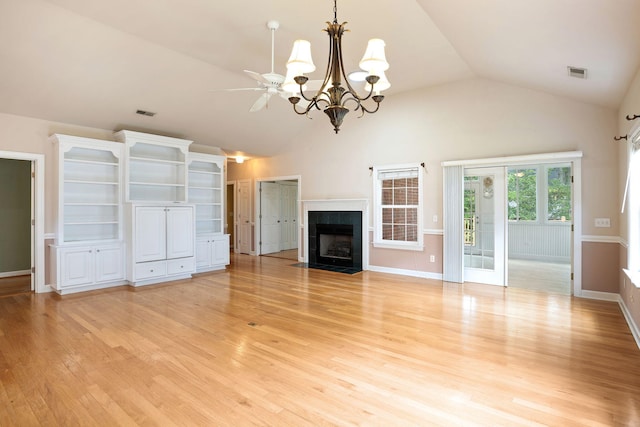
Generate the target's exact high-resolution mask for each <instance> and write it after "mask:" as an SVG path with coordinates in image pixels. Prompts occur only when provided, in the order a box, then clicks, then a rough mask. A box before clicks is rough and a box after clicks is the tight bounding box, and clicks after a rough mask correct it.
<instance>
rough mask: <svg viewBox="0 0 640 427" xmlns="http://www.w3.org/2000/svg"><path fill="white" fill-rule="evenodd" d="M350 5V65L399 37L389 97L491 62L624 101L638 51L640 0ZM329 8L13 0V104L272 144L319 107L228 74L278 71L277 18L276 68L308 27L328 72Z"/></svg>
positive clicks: (407, 0) (522, 78)
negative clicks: (262, 99) (299, 110)
mask: <svg viewBox="0 0 640 427" xmlns="http://www.w3.org/2000/svg"><path fill="white" fill-rule="evenodd" d="M337 13H338V20H339V21H340V22H343V21H348V24H347V28H348V29H349V30H350V31H349V32H348V33H346V35H345V36H344V58H345V65H346V68H347V69H348V70H355V69H357V63H358V61H359V60H360V58H361V56H362V54H363V52H364V48H365V46H366V43H367V40H368V39H369V38H372V37H377V38H382V39H384V40H385V41H386V44H387V59H388V61H389V63H390V64H391V68H390V69H389V70H388V72H387V76H388V78H389V80H390V81H391V83H392V87H391V89H389V90H388V91H387V92H385V95H387V96H388V97H391V96H393V95H394V94H398V93H401V92H405V91H411V90H414V89H416V88H423V87H429V86H433V85H439V84H443V83H448V82H454V81H456V80H461V79H467V78H472V77H481V78H486V79H491V80H496V81H501V82H505V83H508V84H514V85H519V86H522V87H525V88H530V89H535V90H540V91H544V92H548V93H552V94H556V95H560V96H565V97H568V98H572V99H575V100H578V101H582V102H587V103H591V104H596V105H601V106H603V107H606V108H612V109H616V108H617V106H618V105H619V103H620V102H621V100H622V97H623V96H624V93H625V92H626V90H627V88H628V86H629V84H630V83H631V80H632V78H633V76H634V74H635V72H636V70H637V69H638V67H639V66H640V25H639V23H638V21H639V20H640V0H483V1H477V0H396V1H393V2H391V1H383V0H367V1H363V0H361V1H356V0H339V1H338V8H337ZM332 19H333V2H332V1H329V0H322V1H319V0H316V1H293V0H271V1H268V0H247V1H226V2H224V1H218V0H109V1H104V0H0V40H2V42H1V43H0V112H4V113H9V114H17V115H24V116H29V117H36V118H42V119H46V120H53V121H60V122H65V123H71V124H76V125H82V126H90V127H96V128H101V129H109V130H119V129H135V130H143V131H149V132H155V133H162V134H165V135H171V136H178V137H186V138H189V139H193V140H195V141H196V142H198V143H200V144H205V145H211V146H216V147H220V148H222V149H224V150H225V151H228V152H229V153H232V154H234V153H236V152H243V153H247V154H249V155H250V156H268V155H273V154H276V153H278V152H280V151H282V150H283V149H284V148H285V147H286V145H287V144H288V142H289V141H290V140H291V139H292V138H294V137H295V136H296V135H298V134H300V133H301V132H304V130H305V127H307V126H308V123H307V120H305V119H304V118H303V117H298V116H295V115H294V114H293V112H292V111H291V105H290V104H289V102H288V101H287V100H285V99H283V98H281V97H277V96H276V97H273V98H271V100H270V101H269V103H268V107H267V108H266V109H263V110H260V111H258V112H255V113H250V112H249V111H248V110H249V108H250V107H251V105H252V104H253V103H254V101H255V100H256V98H257V97H258V96H259V93H258V92H253V91H241V92H227V91H224V89H229V88H239V87H254V86H257V85H256V82H255V81H253V80H251V79H249V78H248V77H247V75H246V74H244V73H243V72H242V70H252V71H256V72H258V73H266V72H269V71H270V70H271V33H270V32H269V30H268V29H267V27H266V23H267V21H268V20H277V21H279V22H280V27H279V29H278V30H277V31H276V33H275V72H276V73H280V74H285V71H286V69H285V63H286V61H287V59H288V57H289V53H290V49H291V45H292V43H293V41H294V40H295V39H298V38H305V39H308V40H310V41H311V45H312V52H313V55H314V61H315V63H316V66H317V68H318V70H317V71H316V72H315V73H314V74H312V75H311V76H310V77H311V78H312V79H313V78H316V79H320V78H321V77H322V75H321V74H322V72H323V71H324V68H325V66H326V55H327V51H328V40H327V36H326V34H325V33H324V32H323V31H321V30H322V29H324V28H325V22H326V21H330V20H332ZM567 66H575V67H582V68H587V69H588V74H587V77H588V78H587V79H584V80H582V79H576V78H571V77H569V76H568V73H567ZM383 106H384V104H383ZM138 109H142V110H148V111H153V112H156V113H157V115H156V116H155V117H146V116H140V115H137V114H136V113H135V111H136V110H138ZM320 120H326V118H324V117H323V118H321V119H320ZM330 131H331V129H330V127H329V124H327V132H330Z"/></svg>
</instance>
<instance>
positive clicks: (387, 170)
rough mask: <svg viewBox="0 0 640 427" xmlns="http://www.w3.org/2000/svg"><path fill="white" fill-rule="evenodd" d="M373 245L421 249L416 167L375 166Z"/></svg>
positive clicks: (419, 202)
mask: <svg viewBox="0 0 640 427" xmlns="http://www.w3.org/2000/svg"><path fill="white" fill-rule="evenodd" d="M373 174H374V178H375V179H374V203H375V208H374V209H375V210H374V212H375V214H374V220H375V227H374V245H375V246H388V247H398V248H411V249H412V248H416V249H422V238H421V233H420V227H421V224H422V200H421V199H422V197H421V194H422V174H421V173H420V166H419V165H400V166H387V167H374V168H373Z"/></svg>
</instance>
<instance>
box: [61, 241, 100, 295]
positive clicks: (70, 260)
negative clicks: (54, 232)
mask: <svg viewBox="0 0 640 427" xmlns="http://www.w3.org/2000/svg"><path fill="white" fill-rule="evenodd" d="M61 262H62V277H61V279H62V283H61V284H60V287H61V288H65V287H68V286H79V285H87V284H90V283H93V251H92V250H91V249H90V248H73V249H65V250H64V251H63V252H62V259H61Z"/></svg>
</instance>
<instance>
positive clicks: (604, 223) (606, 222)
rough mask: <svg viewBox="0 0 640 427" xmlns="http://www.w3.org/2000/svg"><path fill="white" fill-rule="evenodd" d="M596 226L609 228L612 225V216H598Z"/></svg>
mask: <svg viewBox="0 0 640 427" xmlns="http://www.w3.org/2000/svg"><path fill="white" fill-rule="evenodd" d="M594 223H595V226H596V227H598V228H609V227H611V219H610V218H596V219H595V221H594Z"/></svg>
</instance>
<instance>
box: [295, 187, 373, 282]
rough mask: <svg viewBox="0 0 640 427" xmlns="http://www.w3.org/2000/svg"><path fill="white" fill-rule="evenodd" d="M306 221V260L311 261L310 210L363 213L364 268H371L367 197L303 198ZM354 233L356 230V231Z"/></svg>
mask: <svg viewBox="0 0 640 427" xmlns="http://www.w3.org/2000/svg"><path fill="white" fill-rule="evenodd" d="M302 209H303V216H302V219H303V221H304V232H303V239H304V262H305V263H309V224H310V223H309V212H344V211H355V212H361V213H362V221H361V223H362V225H361V227H362V229H361V234H360V233H357V234H360V235H361V236H362V270H368V268H369V230H368V223H369V202H368V201H367V200H365V199H326V200H303V201H302ZM354 234H356V232H355V231H354Z"/></svg>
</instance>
